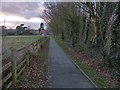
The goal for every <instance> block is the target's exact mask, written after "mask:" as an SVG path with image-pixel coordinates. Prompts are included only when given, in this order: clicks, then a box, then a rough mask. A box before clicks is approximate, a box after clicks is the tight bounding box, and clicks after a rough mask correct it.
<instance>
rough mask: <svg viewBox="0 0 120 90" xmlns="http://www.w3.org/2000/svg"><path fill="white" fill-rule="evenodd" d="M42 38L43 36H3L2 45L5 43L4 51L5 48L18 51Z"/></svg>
mask: <svg viewBox="0 0 120 90" xmlns="http://www.w3.org/2000/svg"><path fill="white" fill-rule="evenodd" d="M40 38H42V36H39V35H33V36H3V37H2V43H3V49H4V47H7V48H9V49H10V48H13V49H18V48H21V47H23V46H25V45H27V44H30V43H32V42H34V41H36V40H38V39H40Z"/></svg>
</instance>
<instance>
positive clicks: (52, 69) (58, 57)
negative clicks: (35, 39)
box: [49, 38, 95, 88]
mask: <svg viewBox="0 0 120 90" xmlns="http://www.w3.org/2000/svg"><path fill="white" fill-rule="evenodd" d="M49 73H50V75H51V79H50V81H51V82H52V88H95V86H94V85H93V84H92V83H91V82H90V81H89V80H88V79H87V77H86V76H85V75H84V74H83V73H82V72H81V71H80V70H79V69H78V68H77V67H76V66H75V65H74V64H73V63H72V61H71V60H70V58H69V57H68V56H67V55H66V53H65V52H64V51H63V50H62V48H61V47H60V46H59V45H58V44H57V43H56V42H55V40H54V39H53V38H51V39H50V45H49Z"/></svg>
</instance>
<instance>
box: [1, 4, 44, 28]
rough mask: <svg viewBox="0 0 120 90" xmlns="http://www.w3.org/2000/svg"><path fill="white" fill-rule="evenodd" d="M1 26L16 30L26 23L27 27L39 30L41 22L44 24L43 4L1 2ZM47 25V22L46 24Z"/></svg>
mask: <svg viewBox="0 0 120 90" xmlns="http://www.w3.org/2000/svg"><path fill="white" fill-rule="evenodd" d="M0 6H2V10H0V26H1V25H6V26H7V28H10V27H11V28H15V27H16V26H17V25H20V24H22V23H24V24H25V25H26V26H30V27H31V28H34V29H38V28H39V25H40V23H41V22H44V20H43V19H42V18H40V16H41V15H42V12H43V10H44V9H45V8H44V6H43V2H2V3H1V2H0ZM44 23H45V22H44Z"/></svg>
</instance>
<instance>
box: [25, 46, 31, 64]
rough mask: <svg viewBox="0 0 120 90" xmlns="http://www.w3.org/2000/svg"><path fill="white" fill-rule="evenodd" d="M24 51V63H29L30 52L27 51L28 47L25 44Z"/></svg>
mask: <svg viewBox="0 0 120 90" xmlns="http://www.w3.org/2000/svg"><path fill="white" fill-rule="evenodd" d="M25 53H26V64H27V65H29V54H30V52H29V49H28V47H27V46H26V47H25Z"/></svg>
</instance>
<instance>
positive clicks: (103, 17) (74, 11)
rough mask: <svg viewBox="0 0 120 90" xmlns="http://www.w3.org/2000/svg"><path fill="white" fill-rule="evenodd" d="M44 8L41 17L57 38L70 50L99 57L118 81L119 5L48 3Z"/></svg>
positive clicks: (117, 3)
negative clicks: (80, 50)
mask: <svg viewBox="0 0 120 90" xmlns="http://www.w3.org/2000/svg"><path fill="white" fill-rule="evenodd" d="M45 6H46V10H45V11H44V15H43V17H44V19H45V20H46V21H48V22H49V23H48V24H49V29H51V30H52V31H53V33H54V34H55V35H56V36H57V37H59V38H61V39H62V40H63V41H64V42H67V43H68V44H69V45H70V46H72V47H75V48H79V49H84V50H87V51H88V52H90V53H91V52H92V51H94V52H95V53H96V54H97V53H98V54H99V55H100V56H102V58H103V62H104V64H105V65H106V66H107V67H109V69H110V70H111V71H112V73H113V72H114V74H115V76H117V77H118V78H119V79H120V2H86V3H85V2H54V3H53V2H50V3H45ZM95 53H93V54H94V56H95Z"/></svg>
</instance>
